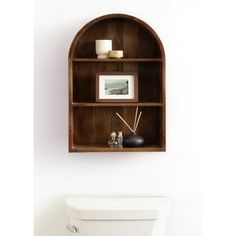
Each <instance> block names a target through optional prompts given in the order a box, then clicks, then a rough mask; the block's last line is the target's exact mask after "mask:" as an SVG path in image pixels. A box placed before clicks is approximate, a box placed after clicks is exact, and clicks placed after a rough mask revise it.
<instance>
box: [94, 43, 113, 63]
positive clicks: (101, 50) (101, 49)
mask: <svg viewBox="0 0 236 236" xmlns="http://www.w3.org/2000/svg"><path fill="white" fill-rule="evenodd" d="M111 50H112V41H111V40H110V39H98V40H96V53H97V58H99V59H104V58H108V53H109V51H111Z"/></svg>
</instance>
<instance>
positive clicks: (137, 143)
mask: <svg viewBox="0 0 236 236" xmlns="http://www.w3.org/2000/svg"><path fill="white" fill-rule="evenodd" d="M116 115H117V116H118V117H119V118H120V119H121V120H122V121H123V122H124V124H125V125H126V126H127V127H128V128H129V130H130V131H131V132H132V133H131V134H129V135H127V136H126V137H125V138H124V141H123V145H124V147H142V146H143V145H144V139H143V137H142V136H140V135H137V134H136V130H137V128H138V124H139V120H140V117H141V115H142V111H141V112H140V113H139V115H138V107H136V112H135V117H134V124H133V129H132V128H131V127H130V126H129V124H128V123H127V122H126V121H125V120H124V119H123V118H122V117H121V116H120V114H119V113H116Z"/></svg>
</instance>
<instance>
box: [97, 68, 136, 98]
mask: <svg viewBox="0 0 236 236" xmlns="http://www.w3.org/2000/svg"><path fill="white" fill-rule="evenodd" d="M96 102H138V74H137V73H136V72H99V73H97V74H96Z"/></svg>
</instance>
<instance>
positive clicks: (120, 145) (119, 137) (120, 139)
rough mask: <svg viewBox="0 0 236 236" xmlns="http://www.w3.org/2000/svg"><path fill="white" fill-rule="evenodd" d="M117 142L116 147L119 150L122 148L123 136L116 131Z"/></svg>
mask: <svg viewBox="0 0 236 236" xmlns="http://www.w3.org/2000/svg"><path fill="white" fill-rule="evenodd" d="M117 141H118V147H119V148H122V147H123V135H122V131H118V135H117Z"/></svg>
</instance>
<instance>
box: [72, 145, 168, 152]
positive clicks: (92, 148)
mask: <svg viewBox="0 0 236 236" xmlns="http://www.w3.org/2000/svg"><path fill="white" fill-rule="evenodd" d="M69 151H70V152H164V151H165V147H159V146H154V145H147V146H143V147H138V148H125V147H124V148H111V147H109V146H107V145H74V146H72V148H71V150H69Z"/></svg>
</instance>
